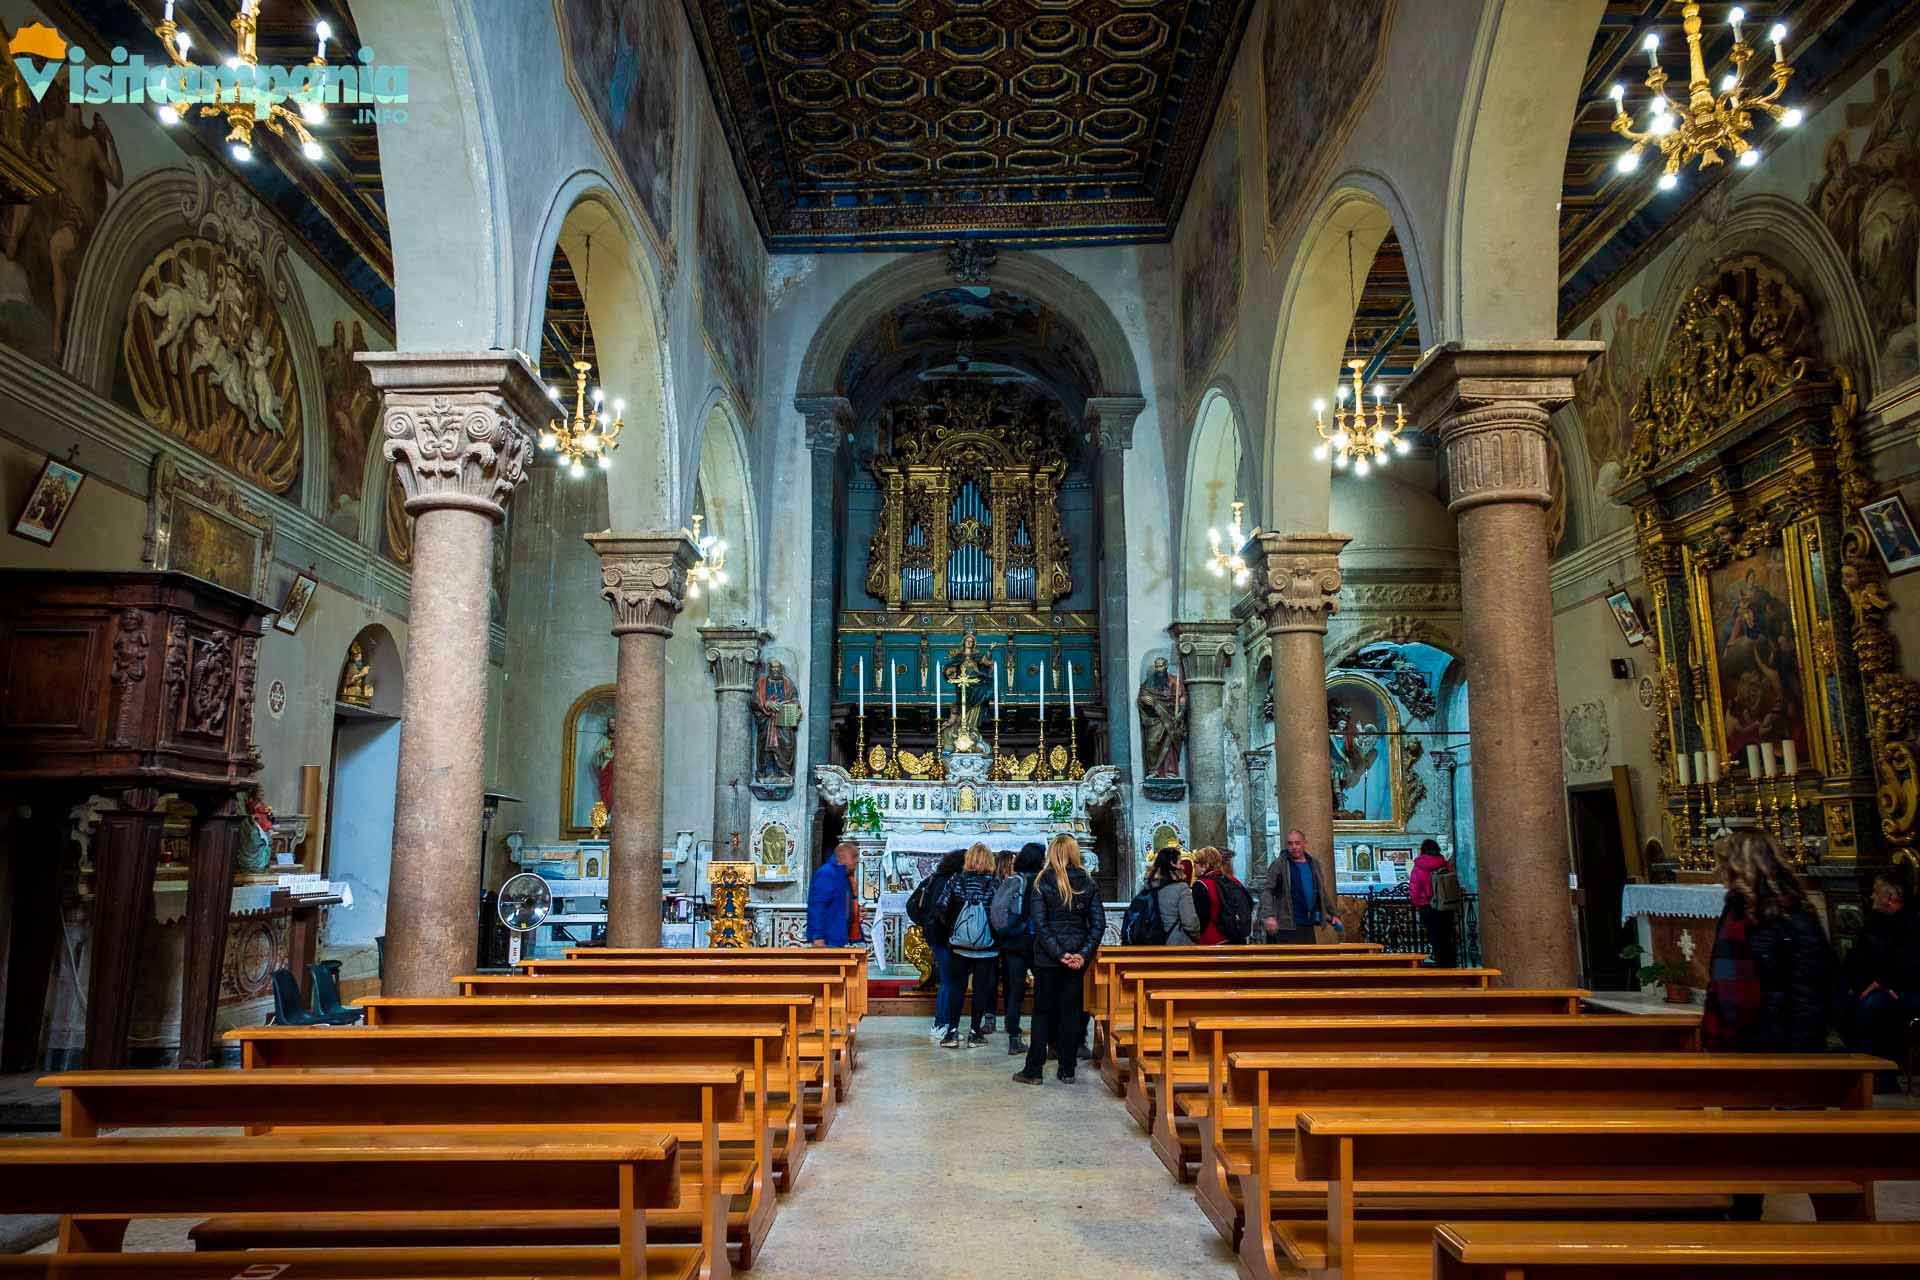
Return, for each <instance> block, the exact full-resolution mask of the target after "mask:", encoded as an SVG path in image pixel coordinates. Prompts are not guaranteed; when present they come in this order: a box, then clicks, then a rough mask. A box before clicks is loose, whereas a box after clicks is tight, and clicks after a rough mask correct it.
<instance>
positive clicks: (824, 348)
mask: <svg viewBox="0 0 1920 1280" xmlns="http://www.w3.org/2000/svg"><path fill="white" fill-rule="evenodd" d="M988 283H989V284H991V285H992V286H993V287H994V288H996V289H1006V290H1008V291H1010V292H1014V293H1020V294H1024V295H1026V296H1027V297H1031V298H1034V299H1036V300H1038V301H1041V302H1045V303H1046V304H1047V305H1049V306H1051V307H1053V308H1055V309H1056V310H1058V311H1059V312H1060V314H1061V316H1063V317H1064V318H1065V319H1066V320H1067V321H1068V322H1069V323H1070V324H1072V325H1074V326H1075V327H1076V328H1077V329H1078V330H1079V331H1080V335H1081V337H1083V338H1085V339H1086V341H1087V345H1088V347H1089V348H1090V349H1091V350H1092V352H1093V358H1094V361H1095V363H1096V364H1097V365H1098V366H1099V376H1100V386H1099V387H1097V388H1095V389H1094V390H1095V391H1096V392H1098V393H1099V394H1102V395H1110V396H1137V395H1139V394H1140V375H1139V372H1138V367H1137V365H1136V364H1135V362H1134V358H1133V348H1132V346H1131V344H1129V343H1128V341H1127V337H1126V334H1125V333H1124V332H1123V331H1122V330H1121V328H1120V322H1119V321H1118V320H1117V319H1115V318H1114V314H1113V312H1112V310H1111V309H1110V308H1109V307H1108V306H1107V304H1106V303H1105V302H1104V301H1102V300H1101V298H1100V296H1099V295H1098V294H1096V293H1095V292H1094V291H1093V289H1092V288H1091V287H1090V286H1089V285H1088V284H1087V283H1086V282H1085V281H1083V280H1082V279H1080V277H1079V276H1076V275H1074V274H1073V273H1072V272H1070V271H1068V270H1067V269H1066V268H1064V267H1062V266H1060V265H1058V264H1057V263H1054V262H1051V261H1049V260H1048V259H1046V258H1043V257H1041V256H1040V255H1038V254H1032V253H1018V252H1002V253H1001V255H1000V258H999V260H998V261H997V262H996V263H995V264H994V267H993V271H992V273H991V275H990V277H989V279H988ZM952 285H953V277H952V276H951V275H950V274H949V273H948V271H947V263H946V257H945V255H944V254H942V253H938V252H929V253H917V254H914V255H913V256H911V257H907V258H902V259H900V260H899V261H897V262H893V263H890V264H888V265H887V266H885V267H882V268H880V270H878V271H876V272H874V273H873V274H872V275H870V276H868V277H867V278H866V279H865V280H862V281H861V282H860V283H859V284H856V285H854V286H853V287H852V288H850V289H848V290H847V291H846V293H844V294H842V295H841V297H840V300H839V301H838V302H836V303H835V304H834V305H833V309H832V310H831V311H829V312H827V315H826V318H825V319H823V320H821V321H820V323H819V325H818V326H817V327H816V329H815V330H814V335H813V340H812V341H811V342H810V343H809V344H808V345H807V354H806V358H805V359H804V360H803V361H802V362H801V365H800V378H799V383H798V385H797V387H796V388H795V392H796V395H798V396H800V397H811V396H842V395H845V394H846V388H844V387H842V386H841V385H840V371H841V369H842V368H843V367H844V366H845V364H846V361H847V356H848V354H849V353H850V352H851V351H852V350H853V345H854V343H855V342H856V341H858V339H859V337H860V332H861V330H862V329H863V328H864V327H865V325H866V323H867V321H868V320H869V319H871V318H872V317H873V316H875V315H879V314H882V313H884V312H887V311H891V310H892V309H893V308H894V307H896V306H899V305H900V304H901V303H903V302H907V301H909V300H911V299H913V298H918V297H920V296H921V295H922V294H926V293H930V292H932V291H934V290H936V289H945V288H951V287H952ZM1074 408H1075V409H1076V410H1077V409H1078V408H1079V406H1077V405H1076V406H1074Z"/></svg>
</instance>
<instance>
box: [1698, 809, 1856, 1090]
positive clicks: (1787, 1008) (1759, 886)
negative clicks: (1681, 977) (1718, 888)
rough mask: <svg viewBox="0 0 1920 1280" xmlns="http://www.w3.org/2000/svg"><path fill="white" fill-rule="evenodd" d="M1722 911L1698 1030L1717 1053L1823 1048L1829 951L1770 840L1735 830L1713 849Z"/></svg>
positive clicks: (1829, 1000)
mask: <svg viewBox="0 0 1920 1280" xmlns="http://www.w3.org/2000/svg"><path fill="white" fill-rule="evenodd" d="M1720 871H1721V875H1722V877H1723V879H1724V880H1725V883H1726V886H1727V900H1726V906H1725V907H1724V908H1723V909H1722V911H1721V913H1720V925H1719V929H1718V931H1717V933H1716V934H1715V937H1714V942H1713V959H1712V962H1711V964H1710V965H1709V969H1708V981H1707V1007H1706V1016H1705V1020H1704V1023H1703V1026H1702V1029H1701V1032H1702V1040H1703V1043H1704V1044H1705V1045H1706V1047H1707V1048H1708V1049H1709V1050H1712V1051H1717V1052H1722V1053H1818V1052H1820V1051H1821V1050H1823V1049H1825V1048H1826V1047H1827V1021H1828V1015H1829V1013H1830V1011H1831V1008H1832V999H1833V949H1832V947H1831V946H1829V945H1828V943H1827V934H1826V930H1824V929H1823V928H1821V926H1820V921H1819V919H1818V918H1817V917H1816V916H1815V915H1814V914H1813V910H1812V908H1811V907H1809V906H1808V905H1807V892H1806V889H1805V888H1804V887H1803V886H1802V885H1801V883H1800V879H1799V877H1798V876H1796V875H1794V873H1793V871H1792V869H1791V868H1789V867H1788V866H1787V864H1786V860H1785V859H1784V858H1783V857H1782V856H1781V851H1780V846H1779V845H1778V844H1776V843H1775V842H1774V840H1773V837H1772V836H1769V835H1767V834H1766V833H1765V832H1761V831H1736V832H1734V833H1733V834H1731V835H1729V836H1728V837H1726V839H1725V840H1724V841H1723V842H1722V843H1721V846H1720Z"/></svg>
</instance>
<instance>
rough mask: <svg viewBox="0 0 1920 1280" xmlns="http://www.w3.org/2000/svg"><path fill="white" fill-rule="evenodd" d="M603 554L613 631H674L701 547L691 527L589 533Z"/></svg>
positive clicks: (590, 540)
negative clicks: (677, 530) (689, 533)
mask: <svg viewBox="0 0 1920 1280" xmlns="http://www.w3.org/2000/svg"><path fill="white" fill-rule="evenodd" d="M586 540H587V545H589V546H591V547H592V548H593V551H594V554H595V555H597V556H599V557H600V594H601V595H602V596H605V597H606V599H607V603H609V604H611V605H612V606H613V634H615V635H616V636H623V635H629V634H634V633H638V634H641V635H653V636H670V635H672V634H673V619H674V615H676V614H678V613H679V612H680V606H681V604H682V602H684V601H685V599H686V596H687V570H688V569H690V568H692V567H693V565H694V563H695V562H696V561H698V560H699V558H700V550H699V548H698V547H696V546H694V545H693V540H692V539H691V538H689V537H687V535H686V534H685V533H589V534H587V535H586Z"/></svg>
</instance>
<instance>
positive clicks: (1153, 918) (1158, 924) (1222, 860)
mask: <svg viewBox="0 0 1920 1280" xmlns="http://www.w3.org/2000/svg"><path fill="white" fill-rule="evenodd" d="M1323 929H1324V930H1327V933H1328V936H1329V937H1338V936H1340V934H1341V933H1342V932H1343V931H1344V929H1345V925H1344V924H1343V923H1342V921H1341V919H1340V912H1339V908H1338V905H1337V900H1336V899H1335V897H1334V895H1333V892H1332V890H1331V889H1330V888H1329V887H1328V885H1327V874H1326V872H1325V871H1324V870H1323V869H1322V868H1321V866H1320V864H1319V863H1317V862H1315V861H1314V860H1313V859H1312V858H1310V857H1308V856H1307V838H1306V836H1304V835H1303V834H1301V833H1300V832H1298V831H1289V832H1288V833H1287V856H1286V857H1284V858H1282V859H1280V860H1278V861H1276V862H1275V863H1274V864H1273V865H1272V866H1271V867H1269V868H1268V869H1267V873H1266V875H1265V877H1264V878H1263V879H1262V881H1261V885H1260V896H1259V899H1258V901H1257V903H1256V901H1255V899H1254V896H1253V894H1252V893H1251V892H1250V891H1249V890H1248V888H1247V887H1246V886H1245V885H1244V884H1242V883H1241V882H1240V880H1239V878H1238V877H1237V876H1235V875H1234V874H1233V851H1232V850H1230V849H1216V848H1214V847H1213V846H1212V845H1203V846H1202V847H1200V848H1198V849H1195V850H1193V851H1192V852H1191V853H1189V852H1186V851H1184V850H1182V849H1181V848H1180V847H1179V846H1178V845H1168V846H1166V847H1165V848H1162V849H1160V850H1158V851H1157V852H1156V853H1155V854H1154V856H1153V865H1152V866H1151V867H1150V868H1148V870H1147V877H1146V881H1145V883H1144V884H1143V885H1142V886H1141V889H1140V892H1139V894H1138V895H1137V896H1136V897H1135V898H1134V900H1133V902H1132V904H1130V905H1129V906H1128V908H1127V919H1126V923H1125V925H1124V926H1123V928H1122V930H1121V940H1122V941H1123V942H1125V943H1127V944H1128V945H1129V946H1168V947H1217V946H1225V945H1236V946H1237V945H1240V944H1244V943H1248V942H1267V943H1282V942H1284V943H1296V942H1313V941H1316V940H1317V939H1318V938H1319V937H1320V936H1321V934H1320V931H1321V930H1323Z"/></svg>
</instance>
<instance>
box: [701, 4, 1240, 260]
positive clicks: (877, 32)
mask: <svg viewBox="0 0 1920 1280" xmlns="http://www.w3.org/2000/svg"><path fill="white" fill-rule="evenodd" d="M684 3H685V6H686V11H687V17H688V20H689V22H690V23H691V25H692V27H693V30H694V34H695V37H696V43H697V44H698V45H699V47H700V55H701V59H702V61H703V63H704V65H705V67H706V71H707V77H708V81H709V84H710V85H711V87H712V90H713V98H714V102H715V106H716V107H717V109H718V111H719V113H720V119H721V123H722V126H723V127H724V129H725V131H726V135H727V141H728V143H729V145H730V146H731V147H732V148H733V152H734V156H735V158H736V159H737V161H738V162H739V168H740V172H741V174H742V176H743V177H744V179H745V180H746V185H747V190H748V196H749V199H750V200H751V201H752V204H753V210H754V217H755V218H756V219H757V220H758V221H759V223H760V226H761V229H762V231H763V232H764V233H765V235H766V236H767V239H768V243H769V247H770V248H771V249H772V250H773V251H774V252H799V251H814V250H821V249H873V248H891V249H903V248H924V247H930V246H932V245H935V244H938V243H941V242H943V241H944V240H947V239H951V238H952V236H953V234H954V233H956V232H960V231H965V232H967V233H969V234H975V235H985V236H990V237H994V238H999V239H1003V240H1005V241H1009V242H1012V243H1015V244H1020V245H1025V246H1029V247H1032V246H1043V245H1066V244H1086V243H1102V242H1109V243H1110V242H1115V241H1118V242H1130V241H1155V240H1164V239H1166V238H1167V237H1168V236H1169V235H1170V234H1171V230H1172V227H1173V226H1174V224H1175V223H1176V222H1177V221H1178V219H1179V214H1180V206H1181V202H1182V201H1183V200H1184V199H1185V196H1186V192H1187V187H1188V184H1189V182H1190V180H1191V178H1192V175H1193V171H1194V167H1195V164H1196V161H1197V159H1198V156H1199V152H1200V149H1201V144H1202V143H1203V142H1204V141H1205V139H1206V136H1207V133H1208V131H1209V129H1210V128H1211V127H1212V121H1213V116H1214V111H1215V108H1216V107H1217V106H1218V104H1219V99H1220V94H1221V87H1222V85H1223V84H1224V82H1225V79H1226V73H1227V70H1228V68H1229V67H1230V66H1231V65H1232V60H1233V55H1234V52H1235V50H1236V49H1237V48H1238V46H1239V43H1240V38H1241V35H1242V33H1243V32H1244V31H1245V29H1246V24H1247V15H1248V12H1249V10H1250V9H1251V8H1252V0H684Z"/></svg>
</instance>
